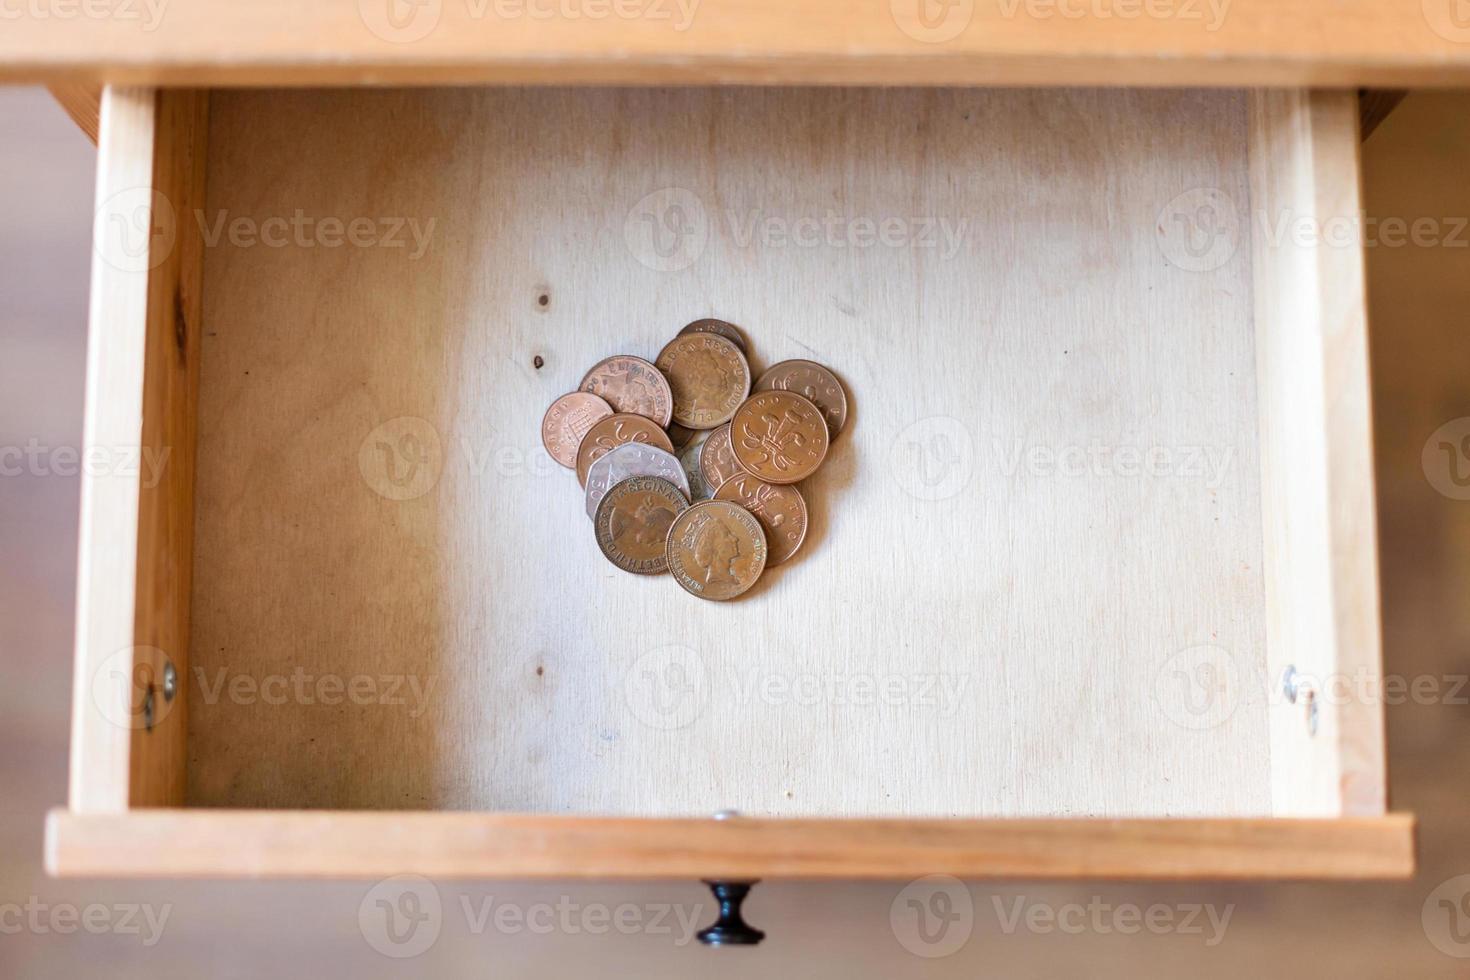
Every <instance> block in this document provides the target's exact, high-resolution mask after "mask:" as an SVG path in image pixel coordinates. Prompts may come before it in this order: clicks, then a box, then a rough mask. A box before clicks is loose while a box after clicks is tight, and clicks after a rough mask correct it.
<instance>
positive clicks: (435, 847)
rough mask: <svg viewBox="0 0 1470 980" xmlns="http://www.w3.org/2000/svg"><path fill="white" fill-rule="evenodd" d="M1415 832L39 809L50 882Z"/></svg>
mask: <svg viewBox="0 0 1470 980" xmlns="http://www.w3.org/2000/svg"><path fill="white" fill-rule="evenodd" d="M1414 852H1415V818H1414V816H1413V815H1412V814H1407V813H1393V814H1387V815H1385V816H1378V817H1347V818H1337V819H1295V818H1209V819H1197V818H1190V819H1167V818H1164V819H1121V820H1101V819H997V820H984V819H980V820H977V819H861V818H859V819H764V818H736V819H731V820H718V821H717V820H712V819H708V818H643V817H601V816H568V815H552V814H520V813H464V812H438V811H396V812H395V811H323V810H248V811H247V810H205V809H165V808H159V809H146V810H133V811H129V812H125V813H73V812H71V811H68V810H64V809H57V810H53V811H52V812H51V813H50V814H49V815H48V817H47V823H46V867H47V871H48V872H49V873H50V874H52V875H54V876H59V877H127V878H133V877H141V878H189V877H205V878H212V877H224V878H368V879H370V878H377V877H384V876H388V875H394V874H404V873H413V874H420V875H424V876H427V877H430V878H560V879H575V878H611V879H662V878H689V877H702V878H723V879H749V878H786V879H820V878H847V879H856V878H870V879H901V878H909V877H915V876H920V875H926V874H934V873H946V874H951V875H955V876H957V877H961V878H976V879H979V878H1005V879H1069V880H1071V879H1110V880H1141V881H1146V880H1160V881H1163V880H1389V879H1403V878H1408V877H1410V876H1411V875H1412V874H1413V873H1414V867H1415V857H1414Z"/></svg>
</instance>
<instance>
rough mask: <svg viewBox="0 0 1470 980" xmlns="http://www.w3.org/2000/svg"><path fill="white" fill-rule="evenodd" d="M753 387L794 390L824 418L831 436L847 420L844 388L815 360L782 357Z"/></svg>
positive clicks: (761, 389)
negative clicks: (783, 359) (790, 359)
mask: <svg viewBox="0 0 1470 980" xmlns="http://www.w3.org/2000/svg"><path fill="white" fill-rule="evenodd" d="M752 390H753V391H794V392H796V393H797V394H798V395H800V396H801V397H803V398H805V399H806V400H807V401H809V402H811V403H812V404H813V405H815V406H817V408H819V409H821V410H822V417H823V418H825V419H826V420H827V432H828V434H830V435H831V437H832V438H833V439H836V438H837V433H839V432H841V431H842V427H843V426H844V425H846V424H847V391H846V390H845V389H844V388H843V387H842V382H841V381H839V380H837V375H835V374H833V373H832V372H831V371H830V370H828V369H827V368H825V367H823V366H822V365H820V364H818V363H817V362H816V361H802V360H795V361H782V362H781V363H780V364H773V365H771V366H770V367H769V368H767V369H766V371H765V373H764V374H762V375H761V376H760V379H759V380H757V381H756V383H755V388H753V389H752Z"/></svg>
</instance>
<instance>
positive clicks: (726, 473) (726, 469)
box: [699, 423, 744, 496]
mask: <svg viewBox="0 0 1470 980" xmlns="http://www.w3.org/2000/svg"><path fill="white" fill-rule="evenodd" d="M699 472H700V473H701V474H702V475H703V476H704V482H705V484H706V485H707V486H708V487H709V490H710V496H714V492H715V491H716V490H718V489H720V486H721V484H723V483H724V482H725V481H726V480H728V479H730V477H732V476H734V475H735V474H736V473H743V472H744V470H742V469H741V468H740V464H739V463H737V462H736V461H735V449H734V447H732V446H731V445H730V425H729V423H726V424H725V425H722V426H720V427H719V428H718V429H715V430H714V431H713V432H711V433H710V434H709V438H708V439H706V440H704V446H703V447H702V448H701V449H700V450H699Z"/></svg>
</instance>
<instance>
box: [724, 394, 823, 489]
mask: <svg viewBox="0 0 1470 980" xmlns="http://www.w3.org/2000/svg"><path fill="white" fill-rule="evenodd" d="M756 394H760V395H772V394H775V395H789V396H791V397H792V398H795V399H796V400H797V401H802V402H806V404H807V405H809V406H811V410H812V411H813V412H816V413H817V418H819V419H821V420H822V432H823V434H824V435H826V436H827V441H826V442H825V443H823V444H822V452H821V454H820V455H818V456H817V460H816V462H815V463H813V464H812V468H811V469H809V470H807V471H806V472H804V473H802V474H801V475H800V476H794V477H792V478H791V479H789V480H786V479H779V480H775V479H772V478H771V477H769V476H765V475H764V474H761V473H757V472H756V471H755V470H754V469H752V468H751V467H750V465H749V464H747V463H746V462H745V460H743V459H741V458H740V451H739V449H738V448H737V447H736V442H735V438H734V436H733V435H732V436H731V438H730V452H731V453H733V454H734V456H735V461H736V462H737V463H739V464H740V466H741V468H742V469H744V470H745V472H747V473H749V474H751V475H752V476H758V477H760V478H761V479H762V480H765V481H766V482H767V483H775V484H779V485H781V486H789V485H790V484H793V483H800V482H801V481H802V480H805V479H806V478H807V477H809V476H811V475H812V474H813V473H815V472H816V471H817V470H819V469H821V468H822V464H823V463H824V462H826V461H827V452H828V451H829V450H830V449H831V448H832V434H831V433H830V432H828V430H827V417H826V416H825V415H823V414H822V410H821V409H820V408H818V407H817V406H816V403H815V402H813V401H812V400H811V399H810V398H808V397H806V396H805V395H798V394H797V393H796V392H794V391H787V390H786V389H784V388H773V389H771V390H770V391H761V392H757V393H756ZM755 397H756V395H751V396H750V397H749V398H747V399H745V401H744V402H743V403H742V404H741V406H740V408H739V409H737V410H736V412H735V415H736V416H739V414H740V413H741V412H743V411H745V406H746V405H749V404H750V403H751V402H752V401H754V400H755ZM734 429H735V419H734V418H732V419H730V430H731V432H732V433H733V432H734Z"/></svg>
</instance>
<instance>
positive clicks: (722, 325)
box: [679, 317, 746, 354]
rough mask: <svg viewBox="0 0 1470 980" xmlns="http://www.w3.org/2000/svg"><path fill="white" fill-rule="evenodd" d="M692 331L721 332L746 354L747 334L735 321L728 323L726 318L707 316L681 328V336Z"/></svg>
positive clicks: (720, 333)
mask: <svg viewBox="0 0 1470 980" xmlns="http://www.w3.org/2000/svg"><path fill="white" fill-rule="evenodd" d="M691 333H713V334H719V335H720V336H721V337H724V338H725V339H726V340H728V341H730V342H732V343H733V344H734V345H735V346H736V347H739V348H740V353H742V354H744V353H745V352H746V346H745V335H744V334H743V333H741V332H740V328H739V327H737V326H735V324H733V323H726V322H725V321H724V320H716V319H714V318H713V317H707V318H706V319H703V320H695V321H694V322H693V323H691V324H689V326H687V327H685V328H684V329H683V330H680V331H679V336H681V337H682V336H684V335H685V334H691Z"/></svg>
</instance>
